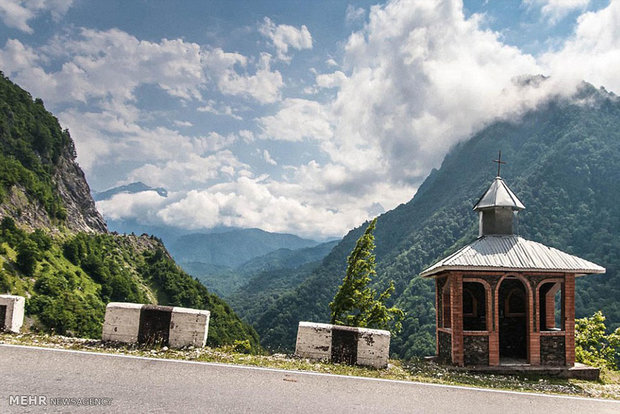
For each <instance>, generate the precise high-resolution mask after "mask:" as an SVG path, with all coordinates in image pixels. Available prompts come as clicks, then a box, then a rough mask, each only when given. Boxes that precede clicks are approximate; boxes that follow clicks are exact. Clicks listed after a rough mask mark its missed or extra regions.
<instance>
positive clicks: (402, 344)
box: [254, 83, 620, 358]
mask: <svg viewBox="0 0 620 414" xmlns="http://www.w3.org/2000/svg"><path fill="white" fill-rule="evenodd" d="M500 149H501V151H502V155H503V156H504V157H505V160H506V161H507V162H508V164H507V165H506V166H504V167H503V169H502V177H503V178H504V180H505V181H506V182H507V183H508V185H509V186H510V188H511V189H512V190H513V191H514V192H515V194H516V195H517V196H518V197H519V199H520V200H521V201H522V202H523V203H524V204H525V206H526V210H525V211H523V212H521V213H520V221H519V229H518V231H519V233H520V235H521V236H523V237H525V238H527V239H531V240H534V241H537V242H541V243H544V244H546V245H548V246H552V247H555V248H558V249H560V250H562V251H565V252H567V253H570V254H574V255H577V256H580V257H583V258H585V259H587V260H590V261H593V262H595V263H598V264H600V265H602V266H604V267H606V268H607V273H606V274H603V275H591V276H586V277H581V278H578V279H577V299H576V311H577V317H585V316H590V315H592V314H594V313H595V312H596V311H598V310H602V311H603V314H604V315H605V316H606V317H607V327H608V329H610V330H611V331H613V330H615V329H616V328H617V327H618V326H620V304H619V302H618V298H620V274H619V273H618V270H619V267H620V238H619V237H618V234H619V232H620V193H619V192H618V191H616V190H617V188H618V183H619V182H620V101H619V100H618V98H617V97H616V96H614V95H612V94H609V93H608V92H606V91H605V90H602V89H601V90H598V89H595V88H594V87H592V86H591V85H589V84H586V83H584V84H583V85H582V87H581V88H580V91H579V92H578V94H577V95H576V96H573V97H571V98H570V99H568V98H564V99H560V98H554V99H551V100H550V101H549V102H547V103H546V104H545V105H543V106H541V107H540V108H538V109H537V110H534V111H530V112H528V113H526V114H524V115H523V116H522V117H520V118H519V119H515V120H504V121H498V122H495V123H493V124H490V125H488V126H487V127H486V128H484V129H483V130H482V131H481V132H479V133H477V134H476V135H474V136H473V137H471V138H470V139H469V140H467V141H465V142H463V143H461V144H458V145H457V146H455V147H454V148H453V149H452V150H451V151H450V153H449V154H448V155H447V156H446V158H445V159H444V161H443V163H442V165H441V167H440V168H439V169H437V170H433V171H432V172H431V174H430V175H429V176H428V177H427V178H426V180H425V181H424V183H423V184H422V185H421V186H420V187H419V189H418V191H417V193H416V194H415V197H414V198H413V199H412V200H411V201H409V202H408V203H406V204H402V205H400V206H398V207H397V208H396V209H394V210H392V211H389V212H387V213H385V214H383V215H381V216H379V218H378V221H377V224H376V230H375V242H376V250H375V253H376V256H377V276H376V278H375V286H376V288H377V290H379V291H381V290H384V289H385V288H387V287H388V284H389V281H391V280H393V281H394V283H395V292H394V294H393V296H392V298H393V300H394V301H393V303H394V304H396V305H397V306H398V307H400V308H402V309H403V310H405V312H406V316H405V318H404V320H403V330H402V331H401V332H400V333H399V334H398V335H396V336H394V337H393V339H392V345H391V350H392V352H393V354H394V355H395V356H398V357H402V358H410V357H413V356H421V355H431V354H433V353H434V350H435V345H434V341H435V338H434V336H435V334H434V325H435V309H434V285H433V283H432V281H430V280H425V279H421V278H420V277H419V276H418V274H419V272H420V271H421V270H422V269H424V268H425V267H427V266H429V265H431V264H432V263H433V262H435V261H436V260H438V259H440V258H441V257H444V256H445V255H448V254H450V253H452V252H454V251H455V250H457V249H458V248H460V247H462V246H464V245H465V244H467V243H469V242H471V241H473V240H474V239H475V238H476V237H477V229H478V227H477V216H476V215H475V213H474V212H473V211H472V207H473V205H474V204H475V202H476V200H477V199H478V198H479V197H480V195H481V194H482V193H483V192H484V191H485V190H486V189H487V188H488V186H489V184H490V183H491V181H492V180H493V178H494V176H495V173H496V165H494V164H493V163H492V160H493V159H495V157H496V156H497V151H498V150H500ZM366 225H367V224H363V225H362V226H360V227H358V228H356V229H354V230H352V231H351V232H350V233H349V234H347V235H346V236H345V237H344V239H343V240H342V241H341V243H340V244H339V245H337V246H336V247H335V248H334V250H333V251H332V252H331V253H330V254H329V255H328V256H327V257H326V258H325V259H324V260H323V262H322V264H321V265H320V266H318V267H317V268H316V269H314V270H313V271H312V272H311V274H310V275H309V276H307V277H305V278H304V281H303V282H302V283H301V284H299V285H298V286H297V287H295V288H294V289H291V290H290V291H289V292H287V293H286V294H283V295H282V296H281V297H279V298H278V299H277V300H276V301H274V302H273V303H272V304H271V305H270V306H268V307H267V309H266V310H265V311H264V313H263V315H262V316H261V317H259V318H257V320H256V321H255V322H254V327H255V328H256V329H257V331H258V332H259V334H260V337H261V341H262V344H263V345H264V346H266V347H267V348H269V349H274V350H276V349H278V350H290V349H291V348H292V347H293V346H294V343H295V332H296V327H297V323H298V321H300V320H308V321H315V322H326V321H328V320H329V307H328V304H329V302H330V301H331V300H332V298H333V297H334V294H335V293H336V291H337V289H338V286H339V284H340V282H341V280H342V276H343V274H344V270H345V268H346V258H347V256H348V254H349V253H350V252H351V250H352V248H353V247H354V244H355V240H357V239H358V238H359V237H360V236H361V234H362V232H363V229H364V228H365V226H366Z"/></svg>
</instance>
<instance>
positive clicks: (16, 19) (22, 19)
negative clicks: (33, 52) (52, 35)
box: [0, 0, 73, 34]
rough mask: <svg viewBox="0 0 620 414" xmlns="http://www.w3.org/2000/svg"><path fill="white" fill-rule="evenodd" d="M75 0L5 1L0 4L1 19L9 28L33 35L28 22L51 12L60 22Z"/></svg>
mask: <svg viewBox="0 0 620 414" xmlns="http://www.w3.org/2000/svg"><path fill="white" fill-rule="evenodd" d="M72 4H73V0H3V1H1V2H0V19H2V21H3V22H4V24H6V25H7V26H9V27H13V28H15V29H18V30H21V31H23V32H26V33H30V34H32V33H33V32H34V30H33V29H32V27H30V25H29V24H28V21H29V20H31V19H33V18H35V17H36V16H38V15H41V14H44V13H47V12H49V13H50V14H51V15H52V18H53V19H54V20H56V21H58V20H59V19H60V18H62V16H64V15H65V13H67V10H69V8H70V7H71V5H72Z"/></svg>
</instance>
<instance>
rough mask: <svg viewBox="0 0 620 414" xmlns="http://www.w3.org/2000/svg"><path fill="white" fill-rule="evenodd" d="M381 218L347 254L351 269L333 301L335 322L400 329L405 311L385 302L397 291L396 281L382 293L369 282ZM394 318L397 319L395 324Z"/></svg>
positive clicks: (369, 227)
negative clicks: (378, 223) (377, 226)
mask: <svg viewBox="0 0 620 414" xmlns="http://www.w3.org/2000/svg"><path fill="white" fill-rule="evenodd" d="M376 223H377V219H376V218H375V219H374V220H372V221H371V222H370V224H369V225H368V227H367V228H366V231H365V232H364V234H363V235H362V236H361V237H360V238H359V239H358V240H357V243H356V244H355V248H354V249H353V250H352V251H351V255H350V256H349V257H348V258H347V271H346V274H345V277H344V279H343V281H342V285H341V286H340V288H339V289H338V292H337V293H336V296H335V297H334V300H333V301H332V302H331V303H330V304H329V307H330V309H331V323H332V324H335V325H348V326H358V327H366V328H378V329H389V327H390V325H393V330H394V331H399V330H400V326H401V325H400V319H401V318H402V317H403V316H404V312H403V311H402V310H400V309H398V308H396V307H391V308H388V307H387V306H386V304H385V302H386V301H387V300H388V298H389V297H390V295H391V294H392V292H393V291H394V282H390V286H389V287H388V288H387V289H386V290H385V291H384V292H383V293H381V295H379V297H378V298H376V296H377V292H376V290H375V289H372V288H371V287H369V286H368V284H369V283H370V281H371V279H372V277H373V276H374V275H375V274H376V271H375V255H374V253H373V251H374V249H375V237H374V235H373V234H372V233H373V231H374V229H375V225H376ZM392 322H394V323H393V324H392Z"/></svg>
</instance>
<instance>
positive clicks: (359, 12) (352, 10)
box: [345, 4, 366, 24]
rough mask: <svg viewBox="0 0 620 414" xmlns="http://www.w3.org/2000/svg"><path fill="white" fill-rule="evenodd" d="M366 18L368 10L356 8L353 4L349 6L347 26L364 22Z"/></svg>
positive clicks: (346, 12)
mask: <svg viewBox="0 0 620 414" xmlns="http://www.w3.org/2000/svg"><path fill="white" fill-rule="evenodd" d="M365 16H366V10H364V9H363V8H361V7H359V8H356V7H354V6H353V5H351V4H349V5H348V6H347V10H346V11H345V21H346V22H347V24H352V23H356V22H358V21H360V20H362V19H363V18H364V17H365Z"/></svg>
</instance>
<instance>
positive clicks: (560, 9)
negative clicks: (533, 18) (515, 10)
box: [525, 0, 591, 24]
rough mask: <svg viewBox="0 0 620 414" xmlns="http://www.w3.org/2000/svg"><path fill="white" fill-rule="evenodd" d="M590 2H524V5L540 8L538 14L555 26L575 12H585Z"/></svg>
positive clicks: (550, 0) (569, 0)
mask: <svg viewBox="0 0 620 414" xmlns="http://www.w3.org/2000/svg"><path fill="white" fill-rule="evenodd" d="M590 1H591V0H525V3H526V4H529V5H538V6H541V9H540V12H541V13H542V15H543V16H545V17H546V18H547V19H548V20H549V22H550V23H552V24H555V23H557V22H559V21H560V20H562V19H563V18H564V17H566V16H567V15H568V14H569V13H570V12H573V11H575V10H585V9H586V7H588V5H589V4H590Z"/></svg>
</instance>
